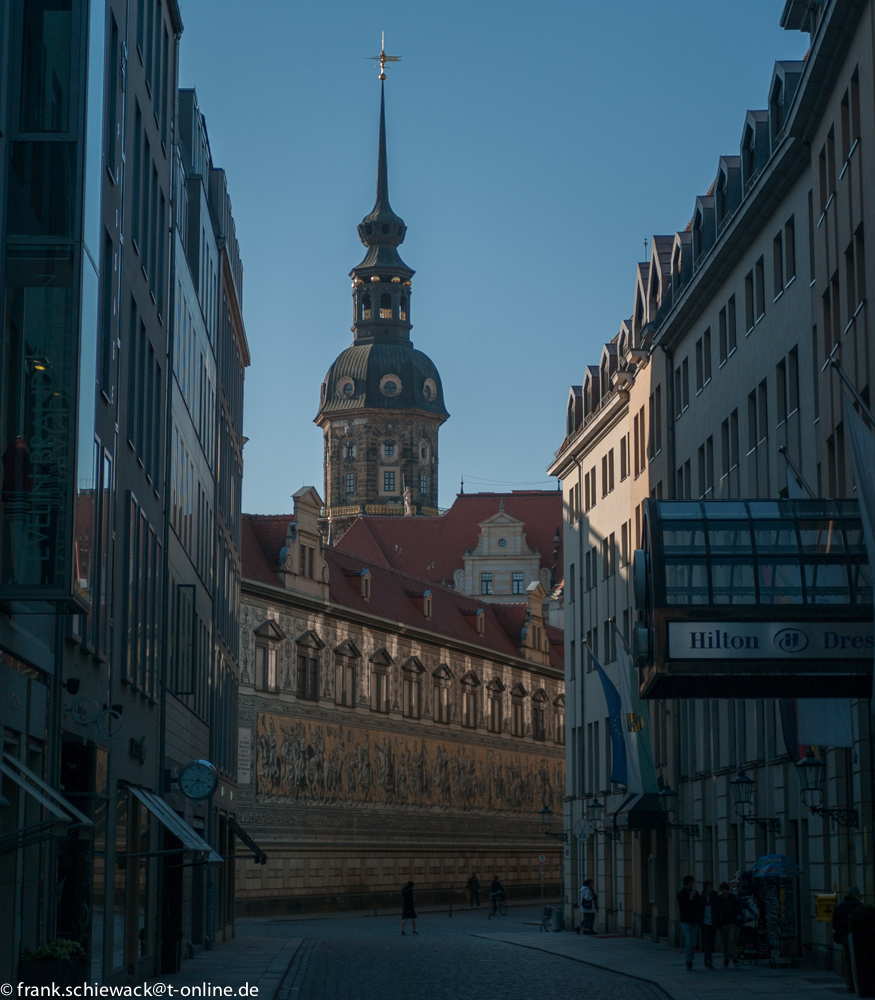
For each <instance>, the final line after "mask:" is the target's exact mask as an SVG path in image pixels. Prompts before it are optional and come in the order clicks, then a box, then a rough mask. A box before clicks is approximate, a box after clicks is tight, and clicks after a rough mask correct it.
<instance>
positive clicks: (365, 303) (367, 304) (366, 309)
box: [362, 292, 371, 319]
mask: <svg viewBox="0 0 875 1000" xmlns="http://www.w3.org/2000/svg"><path fill="white" fill-rule="evenodd" d="M370 318H371V296H370V295H369V294H368V293H367V292H365V294H364V295H363V296H362V319H370Z"/></svg>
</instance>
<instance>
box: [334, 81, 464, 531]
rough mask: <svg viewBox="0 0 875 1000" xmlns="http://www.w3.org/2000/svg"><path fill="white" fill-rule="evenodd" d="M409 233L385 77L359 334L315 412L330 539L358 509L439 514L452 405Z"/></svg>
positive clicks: (364, 233)
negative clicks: (432, 348) (422, 324)
mask: <svg viewBox="0 0 875 1000" xmlns="http://www.w3.org/2000/svg"><path fill="white" fill-rule="evenodd" d="M406 233H407V227H406V226H405V224H404V220H403V219H401V218H400V217H399V216H398V215H396V214H395V213H394V212H393V211H392V208H391V206H390V204H389V179H388V166H387V156H386V116H385V100H384V94H383V91H382V84H381V93H380V132H379V154H378V159H377V200H376V203H375V205H374V208H373V209H372V211H371V212H370V213H369V214H368V215H366V216H365V218H364V219H363V220H362V222H361V223H360V225H359V227H358V234H359V239H361V241H362V243H363V244H364V245H365V247H366V249H367V252H366V254H365V256H364V259H363V260H362V261H361V263H360V264H358V265H357V266H356V267H354V268H353V270H352V271H351V272H350V276H351V277H352V298H353V323H352V332H353V338H354V339H353V343H352V346H350V347H348V348H347V349H346V350H345V351H343V352H342V353H341V354H340V355H339V357H338V358H337V359H336V360H335V362H334V364H333V365H332V366H331V368H330V369H329V371H328V374H327V375H326V376H325V381H324V382H323V383H322V390H321V398H320V402H319V413H318V415H317V417H316V423H317V424H318V425H319V427H321V429H322V432H323V434H324V441H325V447H324V455H325V459H324V469H325V484H324V489H325V498H326V499H325V504H326V511H325V514H324V518H325V524H326V531H327V533H328V535H329V541H332V540H335V539H337V538H340V536H341V535H342V534H343V532H344V531H345V530H346V528H347V527H348V526H349V524H350V523H351V521H352V519H353V518H354V517H355V516H357V515H358V514H359V513H363V512H368V513H372V514H380V513H383V512H384V511H385V512H388V513H390V514H391V513H394V512H396V511H402V510H407V511H408V512H410V513H419V514H426V515H435V514H437V513H438V511H437V500H438V431H439V429H440V426H441V424H443V422H444V421H445V420H446V419H447V417H448V416H449V414H448V413H447V410H446V407H445V405H444V396H443V387H442V385H441V379H440V375H439V374H438V371H437V368H436V367H435V365H434V363H433V362H432V361H431V359H430V358H429V357H427V356H426V355H425V354H423V353H422V351H417V350H415V349H414V347H413V344H412V343H411V340H410V330H411V327H412V322H411V311H410V309H411V305H410V300H411V291H412V287H411V279H412V278H413V274H414V272H413V271H412V270H411V269H410V268H409V267H408V266H407V265H406V264H405V263H404V261H403V260H402V259H401V257H400V256H399V254H398V247H399V246H400V245H401V243H402V242H403V240H404V237H405V235H406Z"/></svg>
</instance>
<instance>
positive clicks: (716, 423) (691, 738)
mask: <svg viewBox="0 0 875 1000" xmlns="http://www.w3.org/2000/svg"><path fill="white" fill-rule="evenodd" d="M781 23H782V25H783V26H784V27H785V28H786V29H788V30H793V31H796V30H802V31H808V32H809V33H810V41H811V47H810V49H809V51H808V53H807V55H806V58H805V59H804V61H802V62H796V61H792V62H778V63H776V64H775V68H774V72H773V75H772V80H771V83H770V86H769V89H768V92H767V93H765V94H764V103H765V105H766V107H765V108H764V110H762V111H748V112H746V113H744V109H740V118H741V134H740V142H739V148H738V149H737V150H734V151H732V152H731V154H729V155H724V156H721V157H715V165H716V171H715V178H714V182H713V184H712V185H711V186H710V188H709V190H708V191H707V193H706V194H703V195H701V196H699V197H698V198H696V199H695V202H694V204H693V206H692V208H693V211H692V218H691V220H690V223H689V225H688V226H686V228H685V229H683V230H682V231H679V232H677V233H674V234H670V235H667V236H658V235H657V236H654V237H653V239H652V241H651V244H650V255H649V259H648V260H647V261H644V262H641V263H639V264H638V265H637V267H636V271H635V282H634V292H633V302H632V316H631V319H630V320H629V321H628V322H626V323H623V324H622V326H621V328H620V332H619V334H618V335H617V336H615V337H613V338H612V339H611V341H610V342H609V343H608V344H607V345H606V348H605V350H604V351H603V353H602V357H601V358H600V359H598V364H597V365H593V366H590V367H587V368H586V369H585V377H584V379H583V380H582V386H581V387H580V388H579V389H575V388H572V392H571V395H570V397H569V404H568V407H567V421H568V423H567V427H566V432H567V433H566V438H565V440H564V442H563V444H562V447H561V448H560V449H559V451H558V452H557V454H556V456H555V458H554V461H553V463H552V465H551V467H550V471H551V473H552V474H554V475H557V476H559V477H560V478H561V479H562V480H563V489H564V496H565V509H566V525H565V536H564V545H565V565H566V587H565V593H566V603H567V606H568V610H569V614H568V616H567V617H566V632H565V638H566V663H567V669H566V673H567V688H568V691H567V696H568V702H569V711H568V726H569V739H568V760H569V767H568V786H567V791H568V799H567V806H566V818H565V822H566V829H567V831H568V832H569V834H570V838H571V842H570V844H569V850H568V857H567V871H568V875H569V880H570V885H571V886H572V888H574V887H576V886H577V885H579V883H580V879H581V878H582V877H584V875H585V874H590V875H594V876H595V877H596V879H597V883H598V884H597V888H598V890H599V893H600V899H601V905H602V909H600V911H599V918H598V919H599V925H598V926H599V929H601V930H603V931H612V932H613V931H617V932H621V933H622V932H624V931H625V932H627V933H635V934H647V935H651V936H653V937H655V938H656V937H661V938H665V937H666V936H667V937H668V938H669V939H670V940H673V939H674V938H675V936H676V934H677V914H676V911H675V902H674V894H675V892H676V890H677V888H678V886H679V883H680V877H681V876H682V875H684V874H686V873H688V872H690V873H692V874H694V875H695V876H696V878H697V879H699V880H700V881H701V880H702V879H705V878H707V879H711V880H712V881H714V882H715V883H716V882H719V881H721V880H723V879H726V878H729V877H731V876H732V875H733V874H734V873H735V872H736V871H737V870H739V869H745V868H749V867H750V865H751V864H752V863H753V861H754V860H755V859H756V858H757V857H759V856H760V855H762V854H765V853H773V852H778V853H781V854H785V855H788V856H789V857H790V858H791V859H793V860H794V861H795V862H796V863H797V864H798V865H799V866H800V868H801V869H802V872H803V874H802V877H801V879H800V880H799V894H800V903H799V917H800V934H799V947H800V950H801V952H802V953H803V954H804V956H805V958H806V959H807V960H808V961H811V962H813V963H815V964H820V965H831V964H835V963H837V961H838V959H837V952H836V949H835V947H834V946H833V941H832V935H831V932H830V930H829V928H828V925H826V924H823V923H820V922H818V921H817V920H816V919H815V917H814V893H816V892H828V891H831V890H832V888H833V886H837V887H838V888H839V890H844V889H846V888H847V887H848V886H849V885H852V884H855V883H856V884H857V885H859V886H861V887H862V889H863V892H864V895H865V896H866V898H867V900H871V899H872V897H873V896H875V860H873V854H872V850H871V835H872V828H873V801H872V799H873V793H872V787H873V786H872V760H873V748H872V735H871V734H872V719H871V703H870V702H869V701H866V700H859V701H854V702H852V705H851V711H852V719H853V734H854V735H853V746H852V747H847V748H845V747H832V748H829V747H827V748H824V753H825V761H826V764H827V782H826V796H825V801H824V805H825V806H828V807H834V808H854V809H856V810H857V813H858V824H857V826H856V827H842V826H838V825H837V824H835V823H832V822H831V821H830V820H829V819H827V818H825V817H823V816H819V815H816V814H814V813H811V812H809V810H808V809H807V808H806V807H805V806H804V804H803V802H802V801H801V798H800V790H799V782H798V778H797V775H796V774H795V773H794V764H795V760H794V758H793V756H792V755H791V754H790V753H788V748H787V746H786V743H785V740H784V737H783V732H782V726H781V717H780V712H779V706H778V703H777V702H776V701H775V700H771V699H750V698H748V699H745V698H744V697H743V694H744V691H743V690H739V697H738V698H737V699H723V700H716V699H715V700H710V701H708V700H701V699H686V700H673V701H672V700H670V701H655V702H651V703H650V729H651V733H652V742H653V755H654V760H655V764H656V768H657V770H658V771H659V772H660V773H661V774H662V775H663V777H664V778H665V780H666V781H668V782H669V783H670V784H671V785H672V786H673V787H674V788H675V789H676V790H677V791H678V792H679V793H680V799H679V806H678V815H677V817H676V821H677V822H679V823H683V824H685V825H687V826H689V827H693V826H695V827H696V828H697V831H696V832H697V835H696V836H691V835H689V834H688V833H685V832H683V831H681V830H679V829H666V828H665V827H664V825H661V824H659V823H656V822H654V823H651V824H650V828H649V829H640V830H631V831H630V830H625V831H624V832H622V833H621V835H620V839H619V840H614V839H611V838H610V837H609V836H607V835H606V834H605V833H596V834H593V835H591V836H588V837H586V838H584V839H583V840H582V841H581V840H578V839H577V838H578V834H583V833H586V830H585V829H583V828H581V826H580V825H579V821H580V820H581V819H582V818H583V816H584V804H585V801H586V799H587V798H588V797H591V796H592V795H593V793H598V794H599V795H600V796H601V797H602V798H603V799H604V801H605V803H606V806H607V810H606V811H607V813H608V814H610V813H612V812H614V811H615V810H616V809H617V808H618V807H619V803H620V802H622V800H623V793H624V789H622V788H620V787H618V786H616V785H614V786H612V784H611V781H610V772H609V769H608V763H609V750H608V747H609V743H607V742H605V732H604V722H605V715H606V711H605V705H604V696H603V694H602V690H601V684H600V683H599V681H598V679H597V676H596V675H594V674H592V673H586V672H585V670H584V672H583V674H581V653H580V649H581V643H582V642H583V641H585V640H586V639H587V637H589V639H590V644H591V645H592V647H593V648H594V650H597V651H598V653H599V655H600V656H601V657H603V658H604V659H607V660H608V661H609V662H608V665H607V667H606V670H607V672H608V673H609V675H611V667H610V654H611V650H610V649H608V648H607V647H606V645H605V641H604V636H605V634H606V633H605V631H604V628H605V621H607V620H608V619H609V618H610V617H612V616H613V617H614V618H615V619H616V620H617V622H618V624H619V625H620V627H621V631H624V630H625V628H626V618H625V617H624V612H626V611H627V610H629V609H631V608H632V596H631V591H630V579H629V568H628V566H624V559H623V556H622V554H621V553H622V546H623V544H624V542H623V539H624V538H625V537H626V534H625V533H626V532H629V533H630V534H629V535H628V537H629V538H630V539H631V541H630V543H629V544H630V547H632V548H635V547H638V546H639V545H640V539H641V505H642V503H643V501H644V500H645V499H646V498H647V497H658V498H665V499H672V498H674V499H697V498H702V499H705V500H709V499H717V500H720V499H734V498H739V497H742V498H777V497H781V496H787V493H788V486H789V484H788V468H789V466H788V462H787V458H789V459H790V460H791V462H792V465H793V466H794V467H795V468H796V469H798V470H799V471H800V472H801V478H802V479H804V480H805V481H806V483H807V484H808V486H809V487H810V489H811V492H812V493H813V494H815V495H817V496H821V497H847V496H853V491H854V485H853V476H852V472H851V469H850V465H849V462H850V458H849V454H848V452H847V450H846V448H845V440H844V430H843V425H842V410H841V391H840V385H839V381H838V377H837V376H836V374H835V373H834V372H833V371H831V370H830V369H829V367H826V368H824V364H825V361H826V360H827V357H828V356H829V355H831V354H832V353H833V352H835V354H833V356H834V357H837V358H838V359H839V360H840V364H841V366H842V368H843V369H844V371H845V372H846V373H847V375H848V376H849V378H850V379H851V380H852V382H853V383H854V384H855V386H856V388H857V389H858V391H860V392H861V393H862V394H863V396H864V397H866V398H868V392H869V388H868V387H869V386H870V385H871V384H872V382H873V374H875V372H873V371H872V363H873V362H872V357H871V351H870V344H871V338H872V331H871V329H870V321H869V317H868V304H867V298H866V289H867V287H868V288H873V287H875V275H873V274H872V254H871V253H870V255H869V259H868V260H867V259H866V255H865V243H864V234H865V232H867V231H868V232H872V231H873V229H875V217H873V210H875V207H873V203H872V199H871V198H870V197H869V190H870V188H871V184H869V183H868V177H869V174H867V173H866V170H865V168H864V164H869V165H871V163H872V162H875V115H873V111H875V98H873V70H875V49H873V44H875V42H873V38H875V35H873V29H875V23H873V4H872V2H871V0H870V2H865V3H852V2H848V0H827V2H825V3H824V2H816V0H811V2H808V0H804V2H802V0H787V3H786V4H785V6H784V10H783V14H782V21H781ZM724 85H725V86H727V87H729V86H731V85H732V84H731V81H724ZM677 101H680V102H681V103H682V97H679V98H676V104H677ZM614 359H616V361H615V362H614ZM593 360H596V359H593ZM614 363H615V364H616V370H615V371H614V372H613V373H612V374H611V373H610V366H611V365H612V364H614ZM588 390H589V391H588ZM623 439H625V440H626V441H627V442H628V444H627V445H626V446H625V448H626V453H627V454H628V456H629V457H628V465H627V466H626V470H627V472H628V476H627V477H626V478H621V477H617V478H616V479H615V488H614V493H613V494H609V495H608V496H607V497H603V491H604V488H605V481H604V476H605V473H604V471H603V470H604V469H605V466H604V464H603V463H604V461H605V456H606V453H609V452H610V450H611V449H614V451H615V454H616V449H618V448H621V449H622V448H623V446H622V445H621V443H620V442H622V441H623ZM785 456H786V457H785ZM608 474H609V473H608ZM587 496H588V497H589V499H590V502H589V503H588V502H587ZM578 497H582V498H583V499H582V500H578ZM593 497H595V503H594V505H593V504H592V502H591V501H592V498H593ZM588 507H589V509H587V508H588ZM611 539H613V541H611ZM606 558H607V560H608V562H609V563H612V562H613V561H614V560H615V561H616V565H617V569H616V572H615V573H613V572H611V573H608V572H606V570H605V564H606ZM593 561H594V563H595V570H593ZM572 563H573V564H574V570H572V569H571V565H572ZM588 573H589V576H588V575H587V574H588ZM572 577H573V578H574V582H573V583H572ZM572 593H574V595H575V596H574V601H575V608H576V610H572V603H571V602H572V598H571V594H572ZM629 614H630V615H631V614H632V612H631V610H629ZM596 630H598V632H597V637H596ZM597 734H598V735H597ZM578 760H582V762H583V763H582V766H579V767H578V766H576V765H575V762H576V761H578ZM740 768H743V769H744V770H745V771H746V773H747V774H748V775H750V776H751V777H752V778H753V779H754V781H755V792H754V800H755V803H756V812H757V815H758V816H760V817H766V818H769V819H770V820H772V821H774V822H773V823H772V827H777V828H778V829H777V830H775V829H768V828H767V827H765V826H763V825H758V824H756V823H750V822H748V823H745V822H743V821H740V820H739V818H738V816H737V815H736V814H735V812H734V810H733V806H732V800H731V795H730V787H729V780H730V778H731V777H732V776H733V775H734V774H736V773H737V771H738V770H739V769H740ZM620 825H621V827H622V823H621V824H620Z"/></svg>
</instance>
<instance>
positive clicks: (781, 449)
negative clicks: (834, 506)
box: [778, 444, 817, 500]
mask: <svg viewBox="0 0 875 1000" xmlns="http://www.w3.org/2000/svg"><path fill="white" fill-rule="evenodd" d="M778 454H779V455H782V456H783V458H784V461H785V462H786V463H787V467H788V468H789V469H790V471H791V472H792V473H793V478H794V479H795V480H796V482H797V483H798V484H799V485H800V486H801V487H802V489H803V490H805V492H806V493H807V494H808V496H809V498H810V499H812V500H817V494H816V493H815V492H814V490H813V489H812V488H811V487H810V486H809V485H808V483H807V482H806V481H805V477H804V476H803V475H802V473H801V472H800V471H799V466H798V465H796V463H795V462H794V461H793V459H792V458H790V453H789V452H788V451H787V445H785V444H779V445H778Z"/></svg>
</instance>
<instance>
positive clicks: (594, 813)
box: [586, 793, 605, 830]
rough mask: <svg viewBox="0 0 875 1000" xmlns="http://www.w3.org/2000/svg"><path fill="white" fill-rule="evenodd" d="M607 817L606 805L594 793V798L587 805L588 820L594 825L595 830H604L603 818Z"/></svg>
mask: <svg viewBox="0 0 875 1000" xmlns="http://www.w3.org/2000/svg"><path fill="white" fill-rule="evenodd" d="M604 815H605V804H604V802H601V801H600V800H599V797H598V795H596V794H595V793H593V796H592V798H591V799H590V800H589V802H587V804H586V818H587V819H588V820H589V821H590V823H591V824H592V828H593V829H594V830H600V829H601V828H602V817H603V816H604Z"/></svg>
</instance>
